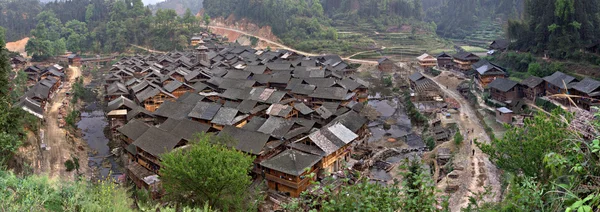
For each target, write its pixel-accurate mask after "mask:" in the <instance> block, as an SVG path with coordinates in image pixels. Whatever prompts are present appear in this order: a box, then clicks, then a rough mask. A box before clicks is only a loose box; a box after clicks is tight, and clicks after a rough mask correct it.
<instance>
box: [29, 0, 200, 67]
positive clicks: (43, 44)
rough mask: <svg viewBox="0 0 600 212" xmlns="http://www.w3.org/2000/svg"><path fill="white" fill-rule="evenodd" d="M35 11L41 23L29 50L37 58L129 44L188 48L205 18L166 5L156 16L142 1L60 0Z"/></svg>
mask: <svg viewBox="0 0 600 212" xmlns="http://www.w3.org/2000/svg"><path fill="white" fill-rule="evenodd" d="M72 11H77V12H75V13H72ZM36 15H37V16H36ZM32 16H36V18H35V20H36V24H37V25H36V26H35V28H32V29H31V36H33V37H32V38H31V39H30V40H29V42H28V43H27V46H26V51H27V52H28V53H29V54H31V55H33V58H34V60H45V59H47V58H49V57H54V56H58V55H62V54H64V52H65V50H68V51H71V52H94V53H112V52H123V51H125V50H127V49H128V48H129V44H135V45H141V46H150V47H151V48H154V49H157V50H163V51H167V50H175V49H178V50H182V49H183V48H185V47H187V46H188V44H189V40H190V36H192V35H193V34H194V33H198V32H200V22H201V20H200V19H198V18H196V17H195V16H194V15H193V14H192V13H191V11H190V10H187V11H186V12H185V13H184V15H183V16H182V17H179V16H177V13H176V12H175V11H174V10H160V9H159V10H157V11H156V14H155V15H152V12H151V11H150V9H149V8H147V7H144V5H143V3H142V1H141V0H126V1H114V0H111V1H103V0H82V1H57V2H54V3H49V4H47V5H45V6H44V8H43V11H42V12H40V13H39V14H32ZM63 23H64V24H63Z"/></svg>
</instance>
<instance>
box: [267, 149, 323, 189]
mask: <svg viewBox="0 0 600 212" xmlns="http://www.w3.org/2000/svg"><path fill="white" fill-rule="evenodd" d="M320 160H321V157H320V156H317V155H313V154H308V153H304V152H301V151H297V150H293V149H289V150H286V151H284V152H282V153H280V154H278V155H276V156H275V157H273V158H270V159H268V160H265V161H263V162H262V163H260V165H261V166H262V167H263V170H264V173H265V178H266V180H267V186H268V187H269V189H270V190H273V191H276V192H281V193H284V194H286V195H288V196H290V197H300V193H302V192H303V191H305V190H306V189H307V188H308V187H309V186H310V185H311V182H314V181H316V178H317V177H316V175H313V176H312V177H310V175H311V174H312V173H315V172H316V171H317V170H318V167H317V163H319V161H320Z"/></svg>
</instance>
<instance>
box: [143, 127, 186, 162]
mask: <svg viewBox="0 0 600 212" xmlns="http://www.w3.org/2000/svg"><path fill="white" fill-rule="evenodd" d="M180 141H181V138H179V137H177V136H174V135H173V134H171V133H168V132H166V131H163V130H161V129H158V128H157V127H150V128H148V130H146V132H144V134H142V135H141V136H140V137H139V138H138V139H136V140H135V141H134V142H133V145H135V146H137V147H139V148H140V149H142V150H144V151H145V152H147V153H150V154H151V155H153V156H156V157H160V156H161V155H162V154H164V153H167V152H170V151H171V150H173V149H174V148H175V146H177V144H178V143H179V142H180Z"/></svg>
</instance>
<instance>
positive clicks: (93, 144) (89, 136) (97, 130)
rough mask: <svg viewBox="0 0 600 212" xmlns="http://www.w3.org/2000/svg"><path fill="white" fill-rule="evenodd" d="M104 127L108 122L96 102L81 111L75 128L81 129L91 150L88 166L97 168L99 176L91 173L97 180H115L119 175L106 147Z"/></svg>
mask: <svg viewBox="0 0 600 212" xmlns="http://www.w3.org/2000/svg"><path fill="white" fill-rule="evenodd" d="M106 126H108V121H107V120H106V117H105V114H104V112H103V111H102V109H101V108H100V107H99V106H98V105H97V103H96V102H94V103H91V104H89V105H88V106H87V107H86V108H85V109H84V110H83V111H81V121H79V122H78V123H77V128H79V129H81V132H82V138H83V140H85V141H86V143H87V144H88V146H89V147H90V149H91V150H92V151H90V153H88V157H89V162H88V166H89V167H90V168H92V169H95V168H97V170H98V171H99V176H97V173H93V175H94V176H95V177H96V178H97V179H106V178H108V177H112V178H115V177H116V176H117V175H120V174H121V173H120V171H119V169H118V164H117V162H116V161H115V159H114V158H113V157H112V156H111V155H112V153H111V152H110V148H109V147H108V142H109V139H108V138H107V137H106V135H105V134H104V129H105V128H106ZM105 159H106V161H107V162H105Z"/></svg>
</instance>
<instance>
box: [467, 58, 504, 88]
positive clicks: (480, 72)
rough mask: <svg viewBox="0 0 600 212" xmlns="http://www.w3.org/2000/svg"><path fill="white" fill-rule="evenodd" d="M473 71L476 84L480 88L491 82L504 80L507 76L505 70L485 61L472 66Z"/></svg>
mask: <svg viewBox="0 0 600 212" xmlns="http://www.w3.org/2000/svg"><path fill="white" fill-rule="evenodd" d="M473 69H475V70H476V71H477V73H476V74H477V82H478V84H479V86H481V87H482V88H486V87H487V86H488V84H490V83H491V82H492V81H494V80H496V79H498V78H505V77H506V75H507V73H506V69H504V68H502V67H500V66H498V65H496V64H493V63H491V62H489V61H487V60H480V61H479V62H477V63H475V64H473Z"/></svg>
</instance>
